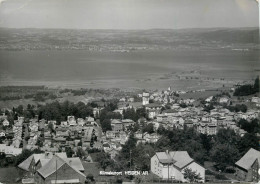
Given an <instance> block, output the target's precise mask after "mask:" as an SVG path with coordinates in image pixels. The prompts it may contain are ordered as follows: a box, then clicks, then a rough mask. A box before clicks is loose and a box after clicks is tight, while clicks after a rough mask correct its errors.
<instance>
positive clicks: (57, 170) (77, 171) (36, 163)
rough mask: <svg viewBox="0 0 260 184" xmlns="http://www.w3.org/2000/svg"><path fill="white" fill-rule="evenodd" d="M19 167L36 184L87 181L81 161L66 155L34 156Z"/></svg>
mask: <svg viewBox="0 0 260 184" xmlns="http://www.w3.org/2000/svg"><path fill="white" fill-rule="evenodd" d="M18 167H19V168H20V169H22V170H24V171H27V173H26V175H27V176H28V177H29V178H30V179H32V180H34V182H35V183H44V184H51V183H84V182H85V179H86V176H85V175H84V167H83V165H82V163H81V160H80V159H79V158H78V157H75V158H68V157H67V155H66V153H55V154H53V153H47V152H46V153H41V154H33V155H31V156H30V157H28V158H27V159H26V160H25V161H23V162H22V163H20V164H19V165H18Z"/></svg>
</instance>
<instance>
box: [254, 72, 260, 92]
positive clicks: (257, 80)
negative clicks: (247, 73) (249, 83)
mask: <svg viewBox="0 0 260 184" xmlns="http://www.w3.org/2000/svg"><path fill="white" fill-rule="evenodd" d="M254 90H255V92H259V90H260V87H259V76H257V77H256V79H255V83H254Z"/></svg>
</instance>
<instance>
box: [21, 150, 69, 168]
mask: <svg viewBox="0 0 260 184" xmlns="http://www.w3.org/2000/svg"><path fill="white" fill-rule="evenodd" d="M56 155H58V156H59V157H61V158H67V155H66V153H65V152H63V153H56ZM52 157H53V154H52V153H39V154H33V155H31V156H30V157H28V158H27V159H26V160H24V161H23V162H22V163H20V164H19V165H18V167H19V168H21V169H23V170H26V171H29V167H30V164H31V162H32V160H33V159H34V161H35V163H37V162H38V161H40V160H44V159H45V160H50V159H51V158H52ZM43 162H44V161H43Z"/></svg>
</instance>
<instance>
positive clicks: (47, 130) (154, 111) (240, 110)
mask: <svg viewBox="0 0 260 184" xmlns="http://www.w3.org/2000/svg"><path fill="white" fill-rule="evenodd" d="M233 91H234V88H232V89H230V91H229V92H233ZM197 92H198V91H197ZM199 92H202V91H199ZM229 92H227V91H225V92H223V91H221V92H220V93H219V94H218V95H214V96H208V97H207V98H204V99H201V98H200V99H195V98H187V99H182V98H177V97H178V96H179V95H181V94H185V93H188V92H187V91H173V90H172V89H171V88H170V87H169V88H168V89H167V90H163V91H157V92H152V93H150V92H147V91H146V92H145V91H144V92H143V93H139V94H137V95H136V96H135V97H133V96H125V97H122V98H121V97H120V98H118V99H116V105H115V106H116V107H115V108H113V109H112V110H111V109H110V110H111V112H110V115H109V112H108V113H105V115H104V111H105V110H106V107H107V106H108V104H107V103H106V101H105V100H104V99H102V100H99V99H97V100H93V101H92V104H95V105H94V106H95V107H93V108H92V113H91V115H90V116H88V117H76V116H74V115H73V114H70V115H68V116H67V117H66V118H67V119H66V120H65V121H60V122H58V121H57V120H56V119H44V118H40V117H39V115H38V114H35V116H34V117H33V118H31V119H28V120H25V117H22V116H17V119H15V120H14V121H13V122H10V121H8V116H7V115H6V114H5V112H4V113H3V114H2V115H1V116H0V119H1V125H0V140H1V144H0V153H1V154H4V155H5V157H6V158H9V159H11V158H13V157H19V155H21V154H23V153H24V151H25V150H30V151H32V154H30V155H29V156H28V157H27V158H24V159H23V160H22V161H20V162H19V164H18V165H17V167H18V168H19V169H21V170H23V171H25V172H26V174H25V175H24V176H23V178H22V179H21V181H20V182H22V183H56V182H57V183H84V182H87V181H89V180H90V182H92V180H93V178H91V177H87V176H89V175H88V174H89V173H86V172H85V169H84V167H83V165H84V162H93V160H94V159H93V158H92V157H91V154H88V153H91V152H104V153H105V154H106V155H109V157H110V158H109V159H111V160H116V157H117V156H118V155H120V152H121V151H122V148H123V147H124V146H125V145H126V144H128V142H129V139H132V138H131V136H132V137H133V138H134V139H135V140H136V145H147V144H156V143H157V142H158V141H159V140H160V139H161V138H162V136H163V135H162V133H161V132H160V131H162V130H168V131H171V130H186V129H193V130H195V131H196V132H197V134H199V135H200V134H204V135H206V136H216V135H217V134H218V132H219V131H221V130H223V129H226V130H232V131H234V132H235V134H236V135H237V136H239V137H243V136H245V134H247V133H248V132H247V130H245V129H243V128H244V127H243V125H241V123H240V124H239V123H238V122H241V120H245V121H247V122H252V121H253V120H256V119H259V112H260V110H259V107H260V98H259V97H257V96H250V97H248V98H243V99H241V98H240V99H239V100H238V98H237V97H234V96H233V95H232V96H231V95H230V94H231V93H229ZM189 93H195V92H189ZM234 104H235V105H234ZM243 104H247V106H248V107H250V108H248V107H247V106H246V107H247V108H246V109H244V106H245V105H244V106H243ZM231 107H236V108H237V109H235V110H234V108H233V109H232V108H231ZM136 112H139V115H138V116H136V114H135V113H136ZM140 112H141V113H140ZM133 114H135V115H133ZM140 114H141V115H140ZM103 116H106V117H103ZM259 133H260V132H255V136H257V137H258V138H259V136H260V134H259ZM180 139H181V137H180ZM34 150H38V151H39V152H40V153H33V151H34ZM190 154H191V153H189V152H187V150H169V151H168V150H161V151H160V152H156V153H155V154H154V155H153V156H150V161H149V164H150V169H149V173H152V174H153V175H155V176H156V177H158V179H162V181H163V180H167V181H169V180H171V181H173V180H174V181H178V182H209V180H208V179H207V177H206V175H207V172H206V174H205V171H206V170H208V169H206V168H205V167H204V166H203V165H201V164H199V163H198V162H196V160H194V159H193V158H192V157H191V156H190ZM129 156H130V157H129V159H130V167H129V170H136V168H133V167H131V149H130V152H129ZM100 159H101V158H100ZM259 159H260V152H259V151H257V150H255V149H253V148H250V150H248V152H247V153H246V154H245V155H244V156H243V157H242V158H241V159H240V160H237V162H236V163H235V165H234V170H235V172H234V174H233V175H234V177H233V178H232V180H229V181H230V182H234V181H238V182H243V181H245V182H252V181H254V182H257V181H258V180H259V178H260V176H259V174H258V169H259V167H260V166H259V165H260V163H259ZM6 165H8V163H6ZM101 165H102V164H101ZM2 167H3V166H2ZM101 167H102V166H101ZM107 167H109V164H108V165H107V166H105V167H103V169H104V170H105V169H106V168H107ZM60 168H62V169H60ZM189 169H190V170H189ZM100 170H102V169H100ZM185 172H189V173H193V174H194V176H193V179H191V178H189V177H187V176H186V175H187V174H184V173H185ZM91 174H92V173H91ZM112 177H114V176H112ZM90 178H91V179H90ZM95 179H97V180H98V178H95ZM132 181H134V180H132ZM0 182H1V178H0Z"/></svg>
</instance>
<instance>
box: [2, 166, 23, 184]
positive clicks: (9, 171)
mask: <svg viewBox="0 0 260 184" xmlns="http://www.w3.org/2000/svg"><path fill="white" fill-rule="evenodd" d="M23 174H24V172H23V171H22V170H20V169H18V168H16V167H7V168H0V182H2V183H10V184H11V183H21V181H20V179H21V178H22V177H23V176H24V175H23Z"/></svg>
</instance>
